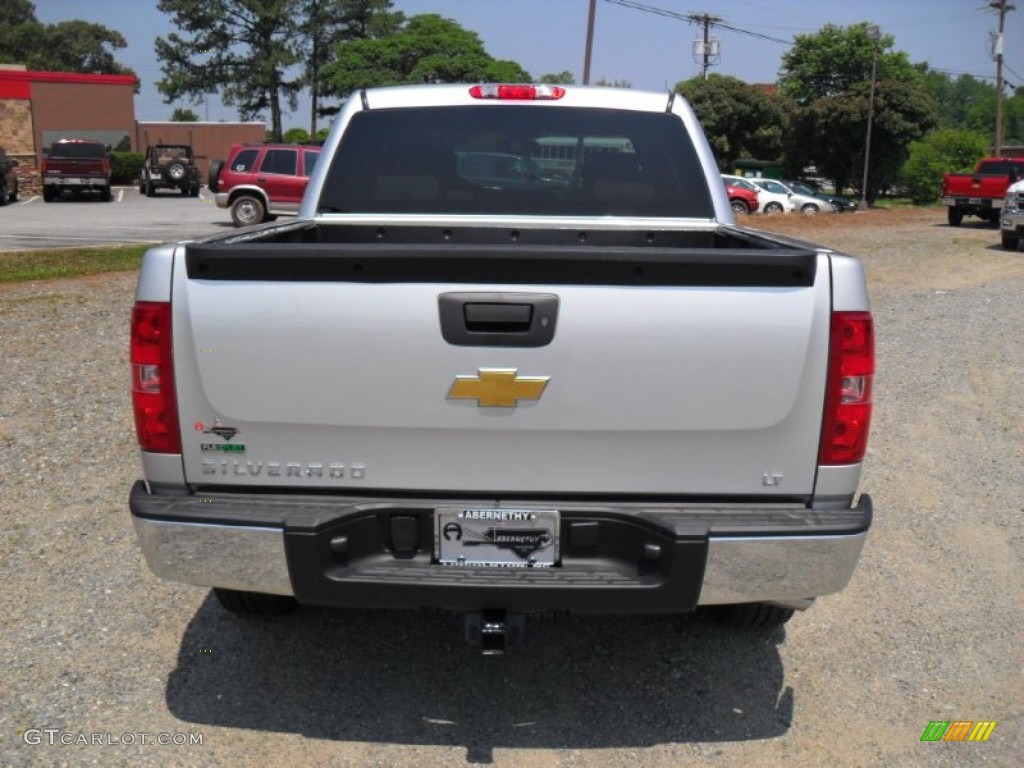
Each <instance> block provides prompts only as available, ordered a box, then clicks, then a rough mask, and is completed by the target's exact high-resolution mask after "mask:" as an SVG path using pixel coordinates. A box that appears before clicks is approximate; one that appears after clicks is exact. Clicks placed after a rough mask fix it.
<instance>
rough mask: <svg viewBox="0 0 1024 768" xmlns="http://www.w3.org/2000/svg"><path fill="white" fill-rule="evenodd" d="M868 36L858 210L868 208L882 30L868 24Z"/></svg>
mask: <svg viewBox="0 0 1024 768" xmlns="http://www.w3.org/2000/svg"><path fill="white" fill-rule="evenodd" d="M867 33H868V37H869V38H871V42H872V43H873V44H874V52H873V53H872V54H871V96H870V97H869V98H868V133H867V137H866V138H865V139H864V180H863V181H862V182H861V185H860V205H858V206H857V210H858V211H866V210H868V166H869V165H870V164H871V124H872V123H873V122H874V121H875V83H876V81H877V79H878V41H879V40H880V39H881V38H882V30H880V29H879V28H878V26H877V25H875V24H869V25H868V28H867Z"/></svg>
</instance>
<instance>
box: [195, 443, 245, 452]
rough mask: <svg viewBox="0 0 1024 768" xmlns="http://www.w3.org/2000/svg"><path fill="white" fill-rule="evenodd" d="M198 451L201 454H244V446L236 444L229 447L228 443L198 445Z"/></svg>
mask: <svg viewBox="0 0 1024 768" xmlns="http://www.w3.org/2000/svg"><path fill="white" fill-rule="evenodd" d="M199 450H201V451H203V453H210V452H214V453H245V444H244V443H236V444H234V445H230V444H228V443H200V444H199Z"/></svg>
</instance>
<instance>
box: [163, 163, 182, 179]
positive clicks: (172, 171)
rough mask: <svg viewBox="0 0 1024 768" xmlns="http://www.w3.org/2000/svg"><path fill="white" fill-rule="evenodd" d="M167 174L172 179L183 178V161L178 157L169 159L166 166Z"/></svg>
mask: <svg viewBox="0 0 1024 768" xmlns="http://www.w3.org/2000/svg"><path fill="white" fill-rule="evenodd" d="M167 175H168V176H170V177H171V180H172V181H181V180H182V179H184V178H185V161H184V160H181V159H179V158H175V159H174V160H172V161H171V164H170V165H168V166H167Z"/></svg>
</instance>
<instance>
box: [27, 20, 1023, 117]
mask: <svg viewBox="0 0 1024 768" xmlns="http://www.w3.org/2000/svg"><path fill="white" fill-rule="evenodd" d="M636 1H637V2H641V3H642V4H644V5H649V6H654V7H658V8H664V9H668V10H671V11H675V12H679V13H703V12H705V11H706V12H708V13H711V14H714V15H717V16H720V17H722V19H723V20H724V21H725V22H726V23H727V24H729V25H730V26H733V27H736V28H738V29H741V30H747V31H749V32H753V33H757V34H759V35H764V36H767V37H772V38H778V39H792V37H793V36H794V35H797V34H806V33H813V32H815V31H817V30H819V29H820V28H821V27H823V26H824V25H825V24H829V23H832V24H838V25H843V26H845V25H848V24H855V23H858V22H861V21H870V22H872V23H874V24H878V25H879V26H880V27H881V28H882V30H883V32H885V33H886V34H890V35H893V36H894V37H895V38H896V43H895V47H896V49H898V50H904V51H906V52H907V53H908V54H909V56H910V59H911V61H913V62H918V61H925V62H928V63H929V64H930V65H931V66H932V67H934V68H939V69H947V70H954V71H956V72H967V73H970V74H973V75H976V76H989V77H993V78H994V75H995V64H994V63H993V61H992V59H991V58H990V56H989V53H988V45H989V32H990V31H993V30H995V29H996V26H997V16H996V14H995V13H994V12H992V11H986V10H983V9H984V8H985V7H986V6H987V5H988V2H987V0H900V1H899V2H897V1H896V0H859V1H855V2H848V1H847V2H843V1H837V0H828V1H827V2H826V1H824V0H815V1H814V2H805V1H803V0H704V2H700V1H699V0H692V2H691V0H636ZM35 2H36V14H37V16H38V17H39V19H40V20H41V21H44V22H55V21H62V20H65V19H86V20H88V21H95V22H98V23H101V24H105V25H106V26H108V27H111V28H113V29H117V30H118V31H120V32H121V33H122V34H123V35H124V36H125V37H126V38H127V40H128V44H129V45H128V48H127V49H125V50H123V51H120V52H119V53H118V58H119V60H121V61H123V62H124V63H125V64H127V65H129V66H130V67H132V68H133V69H134V70H135V71H136V72H137V73H138V75H139V77H140V78H141V80H142V90H141V92H140V93H139V95H138V96H136V100H135V104H136V113H137V115H138V117H139V119H141V120H163V119H167V118H168V117H169V116H170V114H171V111H172V110H173V107H174V106H191V105H189V104H187V103H184V102H183V103H181V104H179V105H166V104H164V103H163V100H162V97H161V96H160V94H159V93H158V92H157V91H156V87H155V85H154V83H155V81H156V80H157V79H159V78H160V76H161V73H160V68H159V64H158V62H157V59H156V55H155V53H154V52H153V40H154V39H155V38H156V37H158V36H164V35H167V34H168V33H170V32H172V31H173V28H172V26H171V25H170V19H169V17H168V16H167V15H165V14H163V13H160V12H159V11H158V10H157V9H156V0H35ZM588 5H589V2H588V0H396V1H395V3H394V6H395V8H396V9H398V10H402V11H404V12H405V13H406V14H407V15H414V14H418V13H439V14H441V15H442V16H446V17H448V18H452V19H455V20H456V21H458V22H459V23H460V24H461V25H462V26H464V27H466V28H467V29H471V30H473V31H474V32H476V33H477V34H479V35H480V37H481V39H482V40H483V42H484V45H485V46H486V48H487V50H488V52H489V53H490V54H491V55H492V56H495V57H496V58H502V59H514V60H516V61H518V62H519V63H520V64H521V65H522V66H523V67H524V68H525V69H526V70H527V71H528V72H530V73H531V74H532V75H534V76H535V77H536V76H539V75H542V74H544V73H547V72H561V71H562V70H569V71H571V72H573V73H574V75H575V77H576V80H577V82H581V81H582V74H583V54H584V43H585V38H586V21H587V9H588ZM1017 6H1018V9H1017V10H1016V11H1014V12H1011V13H1009V14H1008V15H1007V22H1006V38H1005V50H1004V53H1005V61H1006V63H1007V65H1008V66H1009V68H1010V70H1012V71H1009V70H1008V71H1007V72H1006V73H1005V76H1006V79H1007V80H1008V81H1009V82H1010V83H1013V84H1014V85H1024V2H1018V3H1017ZM697 32H698V30H697V28H696V27H695V26H692V25H690V24H687V23H685V22H682V21H676V20H673V19H668V18H665V17H662V16H658V15H655V14H652V13H647V12H643V11H638V10H634V9H631V8H626V7H623V6H621V5H617V4H614V3H612V2H609V0H598V2H597V17H596V25H595V34H594V52H593V62H592V64H591V79H592V80H596V79H597V78H600V77H604V78H607V79H610V80H613V79H625V80H628V81H629V82H630V83H632V84H633V87H634V88H642V89H647V90H659V91H661V90H665V89H666V88H670V87H672V86H673V85H674V84H675V83H677V82H679V81H680V80H685V79H688V78H690V77H693V76H694V75H696V74H698V72H699V69H698V66H697V64H695V63H694V61H693V58H692V56H691V45H692V41H693V39H694V38H695V36H696V35H697ZM715 34H716V36H717V37H718V38H719V39H720V40H721V46H722V60H721V63H720V64H719V65H718V66H716V67H713V68H712V70H711V71H712V72H719V73H722V74H726V75H733V76H735V77H738V78H740V79H742V80H746V81H748V82H774V81H775V80H776V78H777V76H778V71H779V66H780V61H781V57H782V54H783V53H784V52H785V51H786V50H787V46H786V45H783V44H780V43H778V42H771V41H768V40H764V39H762V38H758V37H753V36H750V35H745V34H739V33H736V32H732V31H728V30H716V32H715ZM1016 73H1020V74H1019V75H1018V74H1016ZM193 108H195V109H196V111H198V112H199V113H200V114H201V115H205V112H206V109H207V107H206V106H204V105H200V106H198V107H193ZM208 109H209V116H210V119H212V120H218V119H226V120H234V119H237V115H236V114H235V112H234V110H233V109H231V108H228V107H223V106H222V105H221V104H220V103H219V101H218V100H217V99H216V98H213V99H211V100H210V103H209V105H208ZM307 113H308V106H305V105H304V104H300V109H299V112H298V113H296V114H294V115H290V116H286V117H285V127H286V128H288V127H292V126H307V124H308V122H309V120H308V115H307Z"/></svg>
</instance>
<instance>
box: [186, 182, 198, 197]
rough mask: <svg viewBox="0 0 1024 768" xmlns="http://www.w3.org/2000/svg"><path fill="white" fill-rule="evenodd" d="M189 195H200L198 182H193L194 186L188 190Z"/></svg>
mask: <svg viewBox="0 0 1024 768" xmlns="http://www.w3.org/2000/svg"><path fill="white" fill-rule="evenodd" d="M188 196H189V197H199V185H198V184H193V185H192V188H191V189H189V191H188Z"/></svg>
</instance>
